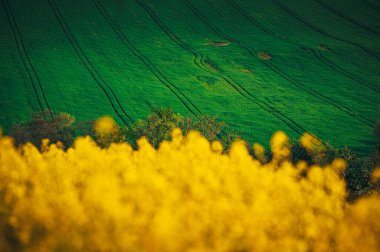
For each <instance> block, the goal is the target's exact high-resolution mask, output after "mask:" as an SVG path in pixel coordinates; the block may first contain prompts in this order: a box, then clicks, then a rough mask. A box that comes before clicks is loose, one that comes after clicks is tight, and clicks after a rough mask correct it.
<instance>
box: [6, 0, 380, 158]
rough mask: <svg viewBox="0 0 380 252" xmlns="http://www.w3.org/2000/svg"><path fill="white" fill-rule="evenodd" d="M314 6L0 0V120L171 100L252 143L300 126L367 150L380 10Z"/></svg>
mask: <svg viewBox="0 0 380 252" xmlns="http://www.w3.org/2000/svg"><path fill="white" fill-rule="evenodd" d="M318 1H319V2H318ZM318 1H316V0H307V1H296V0H289V1H286V3H285V2H284V1H280V0H256V1H243V0H233V1H232V0H207V1H205V0H189V1H182V0H176V1H169V0H166V1H154V0H145V1H142V0H138V1H137V0H133V1H132V0H128V1H118V0H112V1H107V2H105V1H100V0H98V1H95V0H94V1H92V0H88V1H84V0H77V1H74V0H68V1H63V0H54V1H53V0H36V1H33V2H26V1H21V0H12V1H9V0H2V2H1V4H0V7H1V8H0V31H1V36H0V55H1V57H0V124H1V125H2V127H3V128H4V129H5V130H6V132H7V131H9V129H10V126H11V124H13V123H15V122H18V121H20V120H26V119H27V118H28V116H29V115H30V112H32V111H38V110H41V109H46V108H51V109H52V110H53V111H55V112H59V111H65V112H69V113H70V114H72V115H74V116H75V117H76V118H78V119H79V120H84V119H94V118H97V117H99V116H101V115H104V114H108V115H112V116H113V117H114V118H115V119H116V120H117V121H118V122H119V123H121V124H123V121H124V123H126V124H131V122H132V121H135V120H137V119H139V118H145V117H146V115H147V113H148V112H149V110H150V108H152V107H154V106H170V107H172V108H173V110H174V111H176V112H179V113H181V114H183V115H185V116H186V115H193V116H199V115H200V114H201V113H204V114H211V115H218V116H219V119H220V120H222V121H225V122H227V123H228V124H229V125H231V126H232V127H233V128H235V129H237V130H240V131H242V133H243V136H244V137H245V138H247V139H248V140H250V141H252V140H255V141H259V142H264V141H266V139H268V138H269V137H270V135H271V134H273V132H274V131H276V130H284V131H285V132H286V133H287V134H288V135H290V136H291V137H298V136H299V134H300V133H302V132H303V131H305V130H306V131H310V132H312V133H314V134H316V135H318V136H319V137H320V138H322V139H323V140H325V141H329V142H330V143H332V144H333V145H334V146H336V147H342V146H350V147H352V148H354V149H355V150H357V151H359V152H360V153H369V152H370V151H371V150H372V149H373V147H374V144H375V142H374V140H373V136H372V134H373V133H372V131H373V127H372V125H374V124H375V122H376V120H377V119H378V118H379V116H378V115H379V114H378V108H379V102H380V95H379V93H380V84H379V83H380V72H379V71H378V70H379V66H380V64H379V62H380V35H379V33H380V22H379V9H380V8H374V6H375V7H376V6H377V7H380V5H379V4H377V3H376V2H375V1H370V0H366V1H362V3H358V2H357V1H354V0H348V1H343V0H338V1H334V3H330V2H328V1H326V0H318ZM4 6H5V8H4ZM331 7H332V8H333V9H331ZM329 8H330V9H329ZM11 12H12V13H11ZM11 14H12V15H11ZM13 18H14V20H13ZM11 28H13V32H12V29H11ZM16 39H17V43H16ZM21 39H22V41H21ZM219 42H224V43H219ZM18 48H19V49H20V52H19V51H18ZM260 52H267V53H269V54H270V55H272V58H271V59H270V60H262V59H259V58H258V57H257V54H258V53H260ZM20 54H21V55H20ZM23 61H24V62H25V64H23ZM28 72H29V74H30V76H31V77H29V74H28ZM37 76H38V79H37ZM38 80H39V81H38ZM42 91H43V92H42Z"/></svg>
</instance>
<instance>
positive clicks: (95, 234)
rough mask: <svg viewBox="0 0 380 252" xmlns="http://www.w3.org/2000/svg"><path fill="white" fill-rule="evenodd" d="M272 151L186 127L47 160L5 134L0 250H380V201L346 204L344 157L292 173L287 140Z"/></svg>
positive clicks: (49, 147)
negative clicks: (224, 142) (157, 141)
mask: <svg viewBox="0 0 380 252" xmlns="http://www.w3.org/2000/svg"><path fill="white" fill-rule="evenodd" d="M104 120H105V121H103V122H102V121H100V122H98V125H97V127H99V128H101V129H103V130H105V131H107V130H109V129H112V128H113V127H114V126H112V125H113V122H112V121H109V120H108V119H104ZM110 125H111V126H110ZM270 144H271V147H272V153H273V157H274V161H273V162H269V163H265V164H262V163H260V162H259V161H258V160H256V159H253V158H252V156H251V155H250V153H249V151H248V148H247V144H246V143H245V142H243V141H237V142H235V143H234V144H233V145H232V148H231V151H230V152H229V153H228V155H225V154H223V153H222V146H221V143H220V142H217V141H216V142H213V143H211V144H210V143H209V142H208V141H207V140H206V139H205V138H204V137H203V136H202V135H201V134H200V133H198V132H191V133H189V134H188V135H187V136H182V133H181V132H180V130H179V129H175V130H174V131H173V132H172V140H171V141H165V142H163V143H162V144H161V145H160V147H159V148H158V149H154V148H153V147H152V145H151V144H150V143H149V142H148V141H147V139H146V138H142V139H140V140H139V141H138V147H139V148H138V150H134V149H133V148H132V147H131V146H130V145H128V144H126V143H120V144H118V143H115V144H111V145H110V146H109V147H107V148H100V147H99V146H97V145H96V144H95V143H94V141H93V140H92V139H91V138H90V137H82V138H79V139H77V140H76V141H75V143H74V145H73V147H71V148H69V149H68V150H64V149H62V148H60V146H59V145H54V144H49V143H48V141H47V140H46V141H45V142H44V148H43V151H42V152H40V151H38V149H37V148H35V147H34V146H33V145H31V144H27V145H25V146H23V147H22V148H15V146H14V145H13V142H12V139H10V138H8V137H0V195H1V198H0V213H1V215H0V220H1V222H0V226H1V229H2V231H3V232H2V235H0V251H18V250H20V251H31V252H34V251H42V252H44V251H60V250H62V251H169V252H171V251H173V252H174V251H258V252H261V251H263V252H264V251H301V252H306V251H338V252H340V251H378V250H379V237H380V236H379V230H380V196H379V195H378V194H373V195H371V196H370V197H366V198H362V199H360V200H358V201H356V202H353V203H349V202H347V200H346V193H345V183H344V180H343V179H342V178H341V176H339V171H341V170H342V169H344V167H345V162H344V160H340V159H337V160H334V161H333V163H332V164H330V165H326V166H325V167H319V166H312V167H310V166H309V165H308V164H307V163H306V162H305V161H300V162H298V163H297V164H296V165H293V164H292V163H291V162H290V161H289V160H288V157H289V154H290V150H289V145H288V137H287V136H286V135H285V134H284V133H282V132H278V133H276V134H275V135H274V136H273V138H272V140H271V143H270ZM254 152H255V155H256V156H258V155H259V154H262V153H264V150H263V148H262V146H259V145H256V147H255V145H254ZM262 155H264V154H262ZM280 161H281V162H280ZM268 168H269V169H268ZM379 173H380V172H379V169H378V170H376V171H375V172H374V178H379Z"/></svg>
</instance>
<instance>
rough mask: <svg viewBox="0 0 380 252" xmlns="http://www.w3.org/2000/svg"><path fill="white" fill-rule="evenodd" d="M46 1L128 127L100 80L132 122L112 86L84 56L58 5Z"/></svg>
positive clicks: (79, 55)
mask: <svg viewBox="0 0 380 252" xmlns="http://www.w3.org/2000/svg"><path fill="white" fill-rule="evenodd" d="M48 2H49V5H50V7H51V9H52V10H53V12H54V15H55V16H56V18H57V20H58V22H59V24H60V26H61V28H62V30H63V32H64V33H65V35H66V37H67V39H68V41H69V42H70V44H71V46H72V47H73V49H74V51H75V53H76V54H77V56H78V58H79V59H80V61H81V62H82V64H83V65H84V66H85V68H86V69H87V71H88V72H89V73H90V75H91V76H92V78H93V79H94V80H95V82H96V83H97V84H98V86H99V87H100V88H101V90H102V91H103V92H104V94H105V95H106V96H107V98H108V101H109V102H110V104H111V106H112V108H113V110H114V111H115V112H116V115H117V116H118V117H119V118H120V119H121V120H122V122H123V123H124V124H125V126H127V127H130V126H129V124H128V122H127V121H126V120H125V119H124V117H123V116H122V115H121V113H120V112H119V111H118V109H117V108H116V105H115V104H114V102H113V101H112V98H111V95H110V94H109V93H108V92H107V90H106V88H105V87H104V86H103V85H102V83H101V82H103V83H104V85H105V86H106V87H107V88H108V89H109V90H110V92H111V93H112V95H113V97H114V99H115V100H116V102H117V104H118V105H119V108H120V109H121V111H122V113H123V114H124V115H125V116H126V117H127V118H128V119H129V121H130V122H131V123H133V120H132V118H131V117H130V116H129V115H128V114H127V113H126V111H125V110H124V108H123V106H122V105H121V104H120V101H119V99H118V98H117V96H116V94H115V93H114V91H113V90H112V88H111V87H110V86H109V85H108V84H107V83H106V82H105V81H104V79H103V78H102V77H101V75H100V74H99V72H98V71H97V70H96V68H95V67H94V66H93V65H92V63H91V62H90V60H89V59H88V57H87V56H86V54H85V53H84V51H83V50H82V48H81V46H80V45H79V42H78V41H77V40H76V39H75V37H74V35H73V33H72V32H71V30H70V28H69V26H68V24H67V22H66V21H65V19H64V17H63V15H62V13H61V12H60V10H59V8H58V6H57V5H56V3H55V2H54V0H48ZM94 72H95V73H94ZM96 75H97V76H98V78H99V79H100V81H99V79H98V78H97V77H96Z"/></svg>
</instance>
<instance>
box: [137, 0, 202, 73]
mask: <svg viewBox="0 0 380 252" xmlns="http://www.w3.org/2000/svg"><path fill="white" fill-rule="evenodd" d="M136 1H137V3H138V4H139V5H140V6H141V7H142V8H143V9H144V10H145V12H146V13H147V14H148V15H149V16H150V18H151V19H152V20H153V21H154V22H155V23H156V25H157V26H158V27H159V28H160V29H161V31H163V32H164V33H165V34H166V36H168V37H169V38H170V39H171V40H172V41H173V42H174V43H176V44H177V45H178V46H180V47H181V48H183V49H184V50H186V51H187V52H189V53H191V54H192V55H193V57H194V60H193V62H194V64H195V65H196V66H197V67H198V68H199V69H201V70H204V71H205V69H204V68H203V66H202V65H201V64H200V63H199V62H198V60H199V57H201V55H200V53H199V52H198V51H196V50H195V49H194V48H193V47H191V46H189V45H188V44H186V43H184V42H183V41H182V40H181V39H179V38H178V37H177V36H176V35H175V34H174V33H173V32H172V31H171V30H170V29H169V28H168V27H167V26H166V25H165V24H164V23H163V22H162V20H161V19H160V18H159V17H158V16H157V14H156V13H155V12H154V11H153V10H152V9H151V8H150V7H149V6H148V5H147V4H146V3H145V2H144V1H141V0H136Z"/></svg>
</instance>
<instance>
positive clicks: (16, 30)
mask: <svg viewBox="0 0 380 252" xmlns="http://www.w3.org/2000/svg"><path fill="white" fill-rule="evenodd" d="M1 1H2V4H3V7H4V10H5V13H6V16H7V19H8V22H9V25H10V27H11V29H12V33H13V36H14V38H15V41H16V46H17V50H18V53H19V56H20V58H21V61H22V63H23V65H24V67H25V69H26V71H27V73H28V76H29V79H30V81H31V83H32V87H33V91H34V94H35V96H36V99H37V102H38V105H39V107H40V110H41V111H44V110H45V109H44V106H43V105H42V101H41V99H40V97H39V95H38V91H37V87H36V83H35V80H33V77H32V75H34V77H35V78H36V80H37V84H38V86H39V88H40V90H41V94H42V96H43V100H44V102H45V104H46V108H47V109H48V111H49V114H50V117H51V118H53V113H52V111H51V109H50V105H49V103H48V101H47V98H46V95H45V92H44V90H43V87H42V84H41V82H40V79H39V77H38V75H37V72H36V70H35V68H34V66H33V64H32V62H31V60H30V58H29V54H28V51H27V50H26V48H25V44H24V40H23V38H22V35H21V31H20V28H19V27H18V25H17V22H16V19H15V17H14V13H13V11H12V8H11V6H10V4H9V2H8V0H1ZM12 21H13V23H12ZM17 35H18V36H17ZM17 38H18V39H17ZM19 40H20V42H19ZM20 44H21V47H20ZM22 51H23V53H22ZM23 54H25V58H26V61H25V59H24V57H23ZM27 65H29V67H30V68H31V70H32V72H33V74H32V73H31V71H30V70H29V68H28V66H27ZM43 116H44V118H45V119H46V117H45V114H44V115H43Z"/></svg>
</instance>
